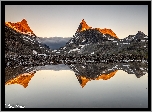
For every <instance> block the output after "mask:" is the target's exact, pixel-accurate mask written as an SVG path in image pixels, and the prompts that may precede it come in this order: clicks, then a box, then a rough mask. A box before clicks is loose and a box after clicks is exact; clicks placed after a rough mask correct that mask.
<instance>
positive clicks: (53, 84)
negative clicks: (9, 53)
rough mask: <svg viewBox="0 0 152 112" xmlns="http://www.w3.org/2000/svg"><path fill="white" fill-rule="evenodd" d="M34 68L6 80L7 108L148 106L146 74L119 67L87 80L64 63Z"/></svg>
mask: <svg viewBox="0 0 152 112" xmlns="http://www.w3.org/2000/svg"><path fill="white" fill-rule="evenodd" d="M82 68H84V69H85V67H84V66H82ZM36 69H37V71H36V72H35V73H31V74H29V73H26V72H25V73H23V74H21V75H18V76H17V77H14V79H10V80H8V81H7V84H6V85H5V105H6V107H7V108H8V107H10V105H11V106H15V105H20V106H23V107H25V108H148V73H145V74H144V75H142V76H141V77H139V78H137V76H136V75H135V74H128V73H127V72H125V71H124V70H121V69H120V70H114V71H111V72H109V73H108V74H106V73H104V72H105V71H103V73H102V74H100V75H99V76H96V78H94V79H93V78H92V79H91V78H90V79H88V78H87V77H85V76H84V74H76V72H74V71H76V70H78V69H76V70H72V69H71V68H70V67H69V66H67V65H64V64H59V65H47V66H41V67H40V66H39V67H37V68H36ZM87 69H88V68H87ZM142 69H143V68H142ZM81 71H83V70H81ZM82 73H84V72H82ZM81 75H83V76H81Z"/></svg>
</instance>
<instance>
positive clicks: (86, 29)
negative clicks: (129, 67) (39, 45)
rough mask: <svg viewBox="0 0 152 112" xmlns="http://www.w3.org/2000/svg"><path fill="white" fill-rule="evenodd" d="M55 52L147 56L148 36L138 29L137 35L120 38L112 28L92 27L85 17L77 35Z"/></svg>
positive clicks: (60, 53)
mask: <svg viewBox="0 0 152 112" xmlns="http://www.w3.org/2000/svg"><path fill="white" fill-rule="evenodd" d="M144 49H145V50H144ZM135 52H136V53H135ZM137 52H138V53H137ZM53 53H54V54H56V55H72V56H74V55H88V54H91V55H96V54H98V55H100V56H106V57H107V56H110V55H128V54H129V55H132V54H134V55H135V54H137V55H140V54H142V55H144V57H147V54H148V36H147V35H145V34H144V33H143V32H141V31H138V33H137V34H136V35H129V36H128V37H126V38H124V39H119V38H118V37H117V35H116V34H115V33H114V32H113V31H112V30H111V29H107V28H104V29H100V28H92V27H90V26H89V25H88V24H87V23H86V22H85V21H84V19H83V20H82V22H81V23H80V25H79V27H78V29H77V30H76V33H75V35H73V37H72V38H71V39H70V40H69V41H68V42H67V43H66V45H65V46H63V47H61V48H60V49H58V50H54V51H53ZM110 57H111V56H110Z"/></svg>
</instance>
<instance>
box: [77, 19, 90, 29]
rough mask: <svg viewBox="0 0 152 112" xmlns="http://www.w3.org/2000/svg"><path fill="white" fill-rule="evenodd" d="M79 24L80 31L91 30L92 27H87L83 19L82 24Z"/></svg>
mask: <svg viewBox="0 0 152 112" xmlns="http://www.w3.org/2000/svg"><path fill="white" fill-rule="evenodd" d="M80 24H81V29H80V31H84V30H88V29H90V28H92V27H90V26H88V25H87V23H86V22H85V21H84V19H83V20H82V22H81V23H80Z"/></svg>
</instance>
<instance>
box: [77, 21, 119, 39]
mask: <svg viewBox="0 0 152 112" xmlns="http://www.w3.org/2000/svg"><path fill="white" fill-rule="evenodd" d="M88 29H96V30H98V31H100V32H101V33H103V34H109V35H111V36H113V37H115V38H118V37H117V36H116V34H115V33H114V32H113V31H112V30H111V29H107V28H104V29H100V28H92V27H90V26H88V25H87V23H86V22H85V20H84V19H83V20H82V22H81V23H80V26H79V28H78V31H80V32H81V31H85V30H88Z"/></svg>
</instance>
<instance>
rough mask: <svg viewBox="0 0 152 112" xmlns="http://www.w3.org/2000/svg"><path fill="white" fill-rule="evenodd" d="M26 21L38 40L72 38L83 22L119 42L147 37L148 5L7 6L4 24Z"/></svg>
mask: <svg viewBox="0 0 152 112" xmlns="http://www.w3.org/2000/svg"><path fill="white" fill-rule="evenodd" d="M23 18H25V19H26V20H27V22H28V25H29V26H30V28H31V29H32V30H33V32H34V33H35V34H36V35H37V36H38V37H55V36H56V37H72V36H73V35H74V34H75V32H76V30H77V28H78V26H79V24H80V22H81V21H82V19H84V20H85V21H86V23H87V24H88V25H89V26H90V27H93V28H101V29H102V28H107V29H111V30H112V31H113V32H115V33H116V35H117V36H118V38H120V39H122V38H125V37H127V36H129V35H135V34H137V32H138V31H142V32H143V33H145V34H146V35H148V5H6V6H5V22H20V21H21V20H22V19H23Z"/></svg>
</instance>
